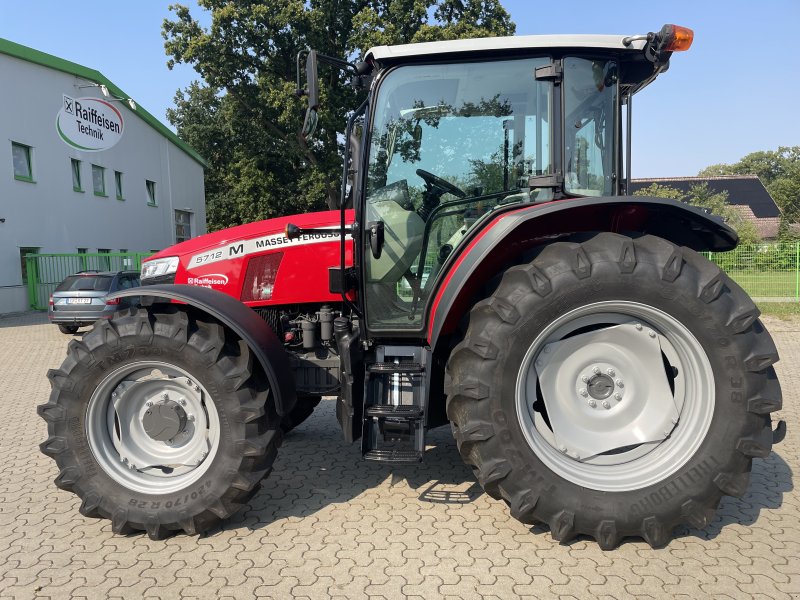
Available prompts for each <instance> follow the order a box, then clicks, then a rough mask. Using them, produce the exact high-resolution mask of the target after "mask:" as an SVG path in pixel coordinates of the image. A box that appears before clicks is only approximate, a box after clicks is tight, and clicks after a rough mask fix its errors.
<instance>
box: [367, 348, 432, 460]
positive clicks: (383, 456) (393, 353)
mask: <svg viewBox="0 0 800 600" xmlns="http://www.w3.org/2000/svg"><path fill="white" fill-rule="evenodd" d="M375 359H376V361H375V362H373V363H369V364H367V365H366V369H365V377H364V404H365V406H364V425H363V431H362V436H361V440H362V442H361V450H362V454H363V456H364V459H365V460H369V461H373V462H381V463H387V464H411V463H419V462H422V456H423V454H424V451H425V405H426V404H425V399H426V396H427V381H428V379H427V368H426V365H427V362H428V360H427V359H428V353H427V352H426V350H425V349H423V348H421V347H416V346H379V347H378V348H376V351H375Z"/></svg>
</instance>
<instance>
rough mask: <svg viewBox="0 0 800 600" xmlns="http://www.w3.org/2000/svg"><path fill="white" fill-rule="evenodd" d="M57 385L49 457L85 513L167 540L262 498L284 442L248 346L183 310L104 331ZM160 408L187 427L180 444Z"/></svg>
mask: <svg viewBox="0 0 800 600" xmlns="http://www.w3.org/2000/svg"><path fill="white" fill-rule="evenodd" d="M48 378H49V379H50V383H51V387H52V392H51V394H50V400H49V402H48V403H47V404H44V405H41V406H39V409H38V412H39V414H40V415H41V416H42V417H43V418H44V419H45V421H47V424H48V434H49V437H48V439H47V440H46V441H45V442H44V443H42V444H41V446H40V448H41V451H42V452H43V453H44V454H46V455H47V456H50V457H52V458H54V459H55V461H56V463H57V464H58V467H59V470H60V473H59V475H58V477H56V479H55V483H56V485H57V486H58V487H59V488H61V489H63V490H67V491H71V492H74V493H75V494H77V495H78V496H79V497H80V498H81V500H82V504H81V507H80V511H81V513H82V514H83V515H84V516H87V517H95V518H105V519H110V520H111V523H112V530H113V531H114V532H115V533H129V532H134V531H140V530H144V531H146V532H147V534H148V535H149V536H150V538H152V539H161V538H164V537H166V536H168V535H170V534H171V533H174V532H177V531H181V530H183V531H185V532H186V533H189V534H199V533H201V532H203V531H207V530H209V529H211V528H213V527H214V526H216V525H217V524H218V523H220V522H221V521H223V520H225V519H227V518H228V517H230V516H231V515H232V514H233V513H235V512H236V511H237V510H238V509H239V508H240V507H241V506H242V505H243V504H244V503H245V502H247V500H249V499H250V498H251V497H252V496H253V495H254V494H255V493H256V491H257V490H258V489H259V486H260V484H259V482H260V481H261V480H262V479H263V478H264V477H266V476H267V475H268V474H269V472H270V470H271V468H272V464H273V462H274V460H275V457H276V454H277V450H278V446H279V445H280V442H281V438H282V434H281V431H280V427H279V425H280V421H279V418H278V416H277V413H276V412H275V409H274V407H273V405H272V402H271V400H270V399H269V392H270V390H269V387H268V384H267V383H266V380H265V378H264V377H263V376H262V375H261V373H260V370H259V368H258V367H257V366H256V365H255V364H254V361H253V358H252V356H251V354H250V351H249V348H248V347H247V345H246V344H245V343H244V342H243V341H241V340H238V339H235V338H234V337H233V336H231V335H230V334H229V333H227V332H226V330H225V329H224V328H223V327H222V326H221V325H220V324H218V323H216V322H213V321H210V320H202V319H201V318H195V317H194V316H191V315H190V314H188V313H187V312H185V311H183V310H178V309H176V308H171V307H162V308H160V309H159V310H158V312H156V311H153V312H151V311H150V310H146V309H136V308H133V309H130V310H128V311H122V312H119V313H117V314H115V315H114V317H113V319H111V320H110V321H100V322H98V323H96V324H95V325H94V327H93V328H92V329H91V330H90V331H89V332H88V333H87V334H86V335H85V336H84V337H83V339H82V340H80V341H78V340H73V341H71V342H70V343H69V347H68V351H67V358H66V359H65V360H64V363H63V364H62V365H61V367H60V368H59V369H53V370H50V371H49V372H48ZM162 398H163V400H162ZM154 404H155V405H156V406H159V405H162V404H163V405H164V406H167V405H169V406H168V407H167V408H166V409H165V408H164V406H162V407H161V409H163V410H165V411H166V412H167V414H168V415H171V418H173V420H175V419H179V420H180V423H181V425H180V427H182V429H180V428H178V427H177V426H176V430H175V431H171V433H170V434H169V435H170V436H171V437H174V439H168V440H166V439H161V438H163V437H165V436H164V434H163V432H161V431H160V430H154V428H153V425H152V421H150V422H148V421H147V420H146V418H145V416H144V415H145V414H150V411H151V410H152V407H153V405H154ZM161 409H160V410H161ZM150 418H152V417H150ZM169 422H170V421H169V419H167V420H165V421H159V422H158V425H157V426H158V427H160V426H161V423H167V424H168V423H169ZM148 424H149V428H148ZM154 431H156V432H155V433H154ZM154 436H155V437H154ZM129 457H131V458H129ZM143 461H144V462H143ZM137 462H138V465H137V464H135V463H137Z"/></svg>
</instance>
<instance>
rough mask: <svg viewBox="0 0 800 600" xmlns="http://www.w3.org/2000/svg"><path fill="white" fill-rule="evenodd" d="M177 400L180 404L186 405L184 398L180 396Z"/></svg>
mask: <svg viewBox="0 0 800 600" xmlns="http://www.w3.org/2000/svg"><path fill="white" fill-rule="evenodd" d="M178 402H179V403H180V405H181V406H186V398H181V399H180V400H178Z"/></svg>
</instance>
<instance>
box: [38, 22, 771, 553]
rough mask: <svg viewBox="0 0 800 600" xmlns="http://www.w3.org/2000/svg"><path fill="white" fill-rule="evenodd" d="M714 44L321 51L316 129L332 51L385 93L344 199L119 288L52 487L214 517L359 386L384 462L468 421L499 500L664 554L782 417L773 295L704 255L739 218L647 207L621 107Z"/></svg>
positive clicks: (357, 136)
mask: <svg viewBox="0 0 800 600" xmlns="http://www.w3.org/2000/svg"><path fill="white" fill-rule="evenodd" d="M691 40H692V32H691V31H690V30H687V29H685V28H681V27H676V26H672V25H668V26H665V27H664V28H662V29H661V30H660V31H659V32H655V33H649V34H646V35H637V36H628V37H625V36H581V35H578V36H527V37H510V38H489V39H476V40H457V41H446V42H434V43H425V44H410V45H404V46H390V47H386V46H382V47H377V48H373V49H372V50H370V51H369V52H367V54H366V56H365V58H364V61H363V62H360V63H357V64H353V65H351V64H348V63H346V62H344V61H342V60H339V59H333V58H330V57H325V56H322V55H319V54H317V53H316V52H315V51H313V50H310V51H307V52H303V53H301V56H299V57H298V61H297V62H298V66H299V65H301V64H302V61H303V59H305V67H306V92H305V93H306V94H307V96H308V109H307V112H306V120H305V125H304V129H303V135H305V136H306V137H310V136H311V135H312V134H313V131H314V128H315V125H316V122H317V118H316V109H317V107H318V105H319V97H318V92H317V89H318V85H317V82H318V79H317V66H318V63H319V62H324V63H327V64H330V65H333V66H335V67H336V68H342V69H344V70H345V71H346V72H347V73H349V74H350V75H352V81H353V83H354V85H355V86H356V87H357V88H359V89H362V90H366V94H365V95H366V98H365V101H364V103H363V104H361V105H360V106H358V107H352V109H353V110H352V112H351V113H350V114H351V116H350V118H349V121H348V124H347V127H346V130H345V135H344V137H343V139H344V141H345V150H344V152H345V155H344V161H343V162H344V168H343V181H342V182H341V184H342V185H341V208H340V210H339V211H338V212H337V211H331V212H321V213H314V214H307V215H299V216H293V217H287V218H278V219H271V220H267V221H261V222H259V223H251V224H249V225H243V226H240V227H235V228H232V229H229V230H225V231H221V232H216V233H212V234H210V235H206V236H201V237H199V238H196V239H193V240H189V241H186V242H183V243H181V244H178V245H176V246H173V247H171V248H168V249H166V250H163V251H162V252H160V253H158V254H156V255H155V256H153V257H151V258H150V259H149V260H147V262H146V263H145V264H144V265H143V267H142V280H143V282H144V283H154V284H155V285H152V286H147V285H145V286H143V287H142V288H139V289H137V290H128V291H124V292H119V293H117V294H114V295H113V296H111V298H127V297H132V296H142V298H143V302H142V306H139V307H136V308H132V309H130V310H127V311H124V312H121V313H118V314H115V315H114V317H113V318H112V319H110V320H103V321H101V322H98V323H97V324H96V325H95V326H94V328H93V329H92V330H91V331H90V332H88V333H87V334H86V335H85V336H84V338H83V340H81V341H73V342H72V343H71V344H70V346H69V350H68V356H67V358H66V360H65V361H64V363H63V365H62V366H61V367H60V368H59V369H54V370H51V371H50V372H49V374H48V377H49V378H50V381H51V385H52V389H53V391H52V394H51V396H50V400H49V402H48V403H47V404H44V405H42V406H40V407H39V414H40V415H41V416H42V417H43V418H44V419H45V420H46V421H47V422H48V432H49V437H48V439H47V440H46V441H45V442H44V443H43V444H42V445H41V449H42V451H43V452H44V453H45V454H46V455H48V456H51V457H53V458H54V459H55V461H56V462H57V464H58V467H59V475H58V477H56V480H55V483H56V485H57V486H58V487H60V488H62V489H65V490H70V491H72V492H74V493H76V494H77V495H78V496H80V498H81V499H82V503H81V507H80V511H81V513H83V514H84V515H87V516H90V517H98V518H106V519H110V520H111V523H112V529H113V531H115V532H118V533H123V532H131V531H136V530H145V531H147V533H148V535H150V537H152V538H154V539H158V538H163V537H165V536H167V535H169V534H171V533H173V532H176V531H185V532H187V533H190V534H196V533H199V532H202V531H207V530H208V529H210V528H212V527H214V526H216V525H217V524H218V523H219V522H220V521H222V520H224V519H226V518H228V517H229V516H230V515H231V514H233V513H234V512H235V511H237V510H238V509H239V508H240V507H241V506H242V505H243V504H245V503H246V502H247V501H248V500H249V498H251V497H252V496H253V494H255V492H256V490H257V489H258V487H259V485H260V484H261V481H262V480H263V479H264V478H265V477H266V476H267V475H269V473H270V471H271V470H272V466H273V464H274V461H275V457H276V455H277V452H278V449H279V446H280V444H281V440H282V435H283V433H282V432H283V430H287V429H289V428H291V426H292V425H296V424H297V423H299V422H300V421H301V420H302V419H303V418H305V417H306V416H308V414H310V413H311V410H312V409H313V406H311V404H313V401H314V400H317V401H318V399H319V396H320V395H323V394H331V393H337V394H338V399H337V404H336V415H337V419H338V421H339V423H340V425H341V428H342V431H343V433H344V439H345V441H347V442H352V441H354V440H356V439H359V438H360V439H361V450H362V453H363V456H364V459H366V460H369V461H375V462H381V463H386V464H388V465H396V464H398V463H417V462H419V461H421V460H423V458H424V456H425V447H426V446H425V434H426V431H427V430H428V429H430V428H433V427H437V426H440V425H444V424H447V423H448V422H449V423H450V425H451V426H452V430H453V434H454V436H455V440H456V443H457V446H458V449H459V452H460V453H461V456H462V458H463V459H464V461H465V462H466V464H467V465H469V466H470V467H471V469H472V470H473V472H474V473H475V476H476V478H477V480H478V482H479V483H480V485H481V486H482V487H483V489H484V490H485V491H486V493H487V494H489V495H491V496H492V497H494V498H498V499H501V500H503V501H504V502H506V504H508V506H509V507H510V510H511V514H512V515H513V516H514V517H515V518H517V519H519V520H520V521H522V522H523V523H536V522H541V523H546V524H548V525H549V527H550V531H551V533H552V535H553V537H554V538H555V539H556V540H561V541H569V540H570V539H572V538H573V537H575V536H577V535H581V534H584V535H588V536H592V537H593V538H594V539H596V540H597V542H598V544H599V545H600V546H601V547H602V548H604V549H610V548H614V547H615V546H616V545H617V544H618V543H619V542H620V540H622V539H623V538H625V537H630V536H637V537H643V538H644V539H645V540H647V541H648V542H649V543H650V544H651V545H653V546H661V545H663V544H666V543H667V542H668V541H669V539H670V538H671V535H672V531H673V529H674V528H675V527H676V526H678V525H680V524H683V523H689V524H691V525H692V526H695V527H704V526H706V525H707V524H708V523H709V521H710V520H711V518H712V517H713V515H714V513H715V510H716V508H717V506H718V505H719V502H720V500H721V498H722V497H723V496H724V495H726V494H727V495H732V496H742V495H743V494H744V493H745V492H746V490H747V487H748V482H749V475H750V469H751V463H752V460H753V458H757V457H765V456H767V455H768V454H769V453H770V451H771V447H772V444H773V443H775V442H778V441H780V440H781V439H782V438H783V436H784V434H785V425H784V424H783V423H782V422H781V423H779V424H778V426H777V428H776V429H775V430H774V431H773V429H772V425H771V418H770V413H772V412H773V411H776V410H778V409H779V408H780V407H781V390H780V386H779V384H778V380H777V377H776V374H775V370H774V368H773V364H774V363H775V362H776V361H777V360H778V353H777V350H776V348H775V345H774V344H773V342H772V339H771V338H770V336H769V334H768V333H767V331H766V330H765V328H764V326H763V324H762V323H761V322H760V321H759V319H758V317H759V311H758V309H757V308H756V306H755V305H754V304H753V302H752V300H751V299H750V298H749V297H748V296H747V294H746V293H745V292H744V291H742V289H741V288H740V287H739V286H738V285H736V284H735V283H734V282H733V281H731V280H730V279H729V278H728V277H727V276H726V275H725V273H724V272H722V271H721V270H720V269H719V268H718V267H716V266H715V265H714V264H713V263H711V262H709V261H708V260H706V259H705V258H704V257H703V256H702V255H701V254H700V252H702V251H715V252H717V251H725V250H729V249H731V248H734V247H735V246H736V244H737V243H738V238H737V235H736V233H735V232H734V231H733V230H732V229H731V228H730V227H728V226H727V225H726V224H725V223H724V222H722V221H721V220H720V219H718V218H716V217H714V216H712V215H709V214H707V213H706V212H704V211H702V210H699V209H695V208H692V207H690V206H688V205H685V204H682V203H679V202H675V201H671V200H665V199H660V198H651V197H639V196H629V195H626V190H628V189H629V188H628V181H629V177H630V164H631V160H630V148H631V137H630V136H631V127H630V120H629V121H628V126H627V127H625V128H624V132H623V128H622V126H621V123H622V121H623V118H624V117H628V119H630V115H631V112H630V107H631V102H632V99H633V96H634V94H635V93H636V92H638V91H639V90H641V89H642V88H644V87H645V86H646V85H648V84H650V83H651V82H652V81H653V80H654V79H655V78H656V77H657V76H658V75H659V74H661V73H663V72H664V71H666V69H667V67H668V65H669V59H670V57H671V55H672V52H673V51H677V50H685V49H687V48H688V47H689V45H690V43H691ZM299 79H300V77H299V73H298V82H299ZM298 87H300V86H299V84H298ZM623 107H627V109H626V110H623ZM623 133H624V134H623ZM669 143H670V141H669V140H663V139H662V140H654V141H653V145H655V146H657V147H662V148H664V150H665V151H679V148H677V147H676V148H667V146H668V144H669ZM680 143H682V142H681V141H679V140H675V145H676V146H678V145H679V144H680ZM626 154H627V159H625V160H623V157H625V156H626ZM434 171H435V172H434ZM623 172H624V173H625V176H623V175H622V174H623ZM351 207H352V209H351ZM401 281H405V282H406V283H407V285H406V283H404V284H401V283H400V282H401ZM145 300H146V302H145ZM309 399H311V400H309ZM287 420H288V421H289V422H288V423H287ZM289 461H291V458H289Z"/></svg>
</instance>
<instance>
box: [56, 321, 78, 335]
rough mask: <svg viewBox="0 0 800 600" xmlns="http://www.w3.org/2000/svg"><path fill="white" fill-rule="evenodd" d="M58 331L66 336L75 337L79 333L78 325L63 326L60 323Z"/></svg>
mask: <svg viewBox="0 0 800 600" xmlns="http://www.w3.org/2000/svg"><path fill="white" fill-rule="evenodd" d="M58 330H59V331H60V332H61V333H63V334H65V335H75V334H76V333H78V326H77V325H62V324H61V323H59V325H58Z"/></svg>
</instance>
